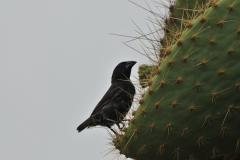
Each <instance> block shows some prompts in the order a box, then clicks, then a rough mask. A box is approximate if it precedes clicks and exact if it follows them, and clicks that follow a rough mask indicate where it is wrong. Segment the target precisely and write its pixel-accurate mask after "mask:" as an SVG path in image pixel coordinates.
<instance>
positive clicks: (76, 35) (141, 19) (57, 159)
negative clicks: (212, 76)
mask: <svg viewBox="0 0 240 160" xmlns="http://www.w3.org/2000/svg"><path fill="white" fill-rule="evenodd" d="M137 3H139V4H140V5H144V6H146V5H145V2H144V1H142V0H137ZM150 3H151V2H150ZM148 16H150V14H149V13H148V12H146V11H144V10H143V9H141V8H139V7H137V6H135V5H133V4H132V3H130V2H128V1H127V0H92V1H86V0H1V1H0V21H1V24H0V55H1V58H0V73H1V77H0V106H1V111H0V127H1V129H0V131H1V133H0V151H1V153H0V159H2V160H66V159H70V160H96V159H99V160H101V159H104V160H110V159H113V158H114V157H115V155H114V154H111V153H110V154H108V155H107V156H104V155H105V154H106V153H107V152H108V151H109V148H111V147H112V146H111V145H109V144H108V143H109V142H110V141H109V139H108V138H109V135H108V132H107V130H106V129H104V128H100V127H97V128H93V129H87V130H84V131H82V132H81V133H78V132H77V131H76V127H77V126H78V125H79V124H80V123H81V122H83V121H84V120H85V119H86V118H88V117H89V115H90V114H91V112H92V110H93V109H94V107H95V106H96V104H97V103H98V101H99V100H100V99H101V98H102V96H103V94H104V93H105V92H106V90H107V89H108V87H109V86H110V81H111V79H110V78H111V74H112V71H113V69H114V67H115V66H116V65H117V64H118V63H119V62H121V61H125V60H135V61H137V62H138V63H137V65H136V66H134V68H133V72H132V73H133V75H135V76H137V68H138V65H139V64H142V63H145V62H148V60H147V58H145V57H144V56H142V55H140V54H139V53H137V52H135V51H133V50H132V49H130V48H128V47H126V46H125V45H123V44H122V43H121V42H123V41H126V40H129V39H126V38H124V37H117V36H112V35H110V34H109V33H117V34H124V35H130V36H136V35H138V34H137V33H136V32H135V31H134V29H137V28H136V26H134V24H133V23H132V22H131V19H133V20H134V21H135V22H136V24H138V25H139V26H140V27H141V29H142V30H143V31H144V32H145V33H147V32H148V28H147V25H146V23H147V21H146V18H147V17H148ZM132 46H133V47H135V48H140V47H139V42H136V43H132ZM132 79H134V78H132Z"/></svg>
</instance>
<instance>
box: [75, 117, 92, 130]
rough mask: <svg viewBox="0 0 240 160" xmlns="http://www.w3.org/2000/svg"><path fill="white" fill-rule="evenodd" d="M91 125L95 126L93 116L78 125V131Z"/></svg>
mask: <svg viewBox="0 0 240 160" xmlns="http://www.w3.org/2000/svg"><path fill="white" fill-rule="evenodd" d="M91 126H94V125H93V118H92V117H89V118H88V119H87V120H86V121H84V122H83V123H82V124H80V125H79V126H78V127H77V131H78V132H81V131H82V130H84V129H85V128H87V127H91Z"/></svg>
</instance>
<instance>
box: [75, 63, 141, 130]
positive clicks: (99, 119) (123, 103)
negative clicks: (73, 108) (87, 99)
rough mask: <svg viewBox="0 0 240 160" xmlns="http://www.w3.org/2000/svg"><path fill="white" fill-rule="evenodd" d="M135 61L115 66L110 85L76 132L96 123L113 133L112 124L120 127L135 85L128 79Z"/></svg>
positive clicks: (130, 103)
mask: <svg viewBox="0 0 240 160" xmlns="http://www.w3.org/2000/svg"><path fill="white" fill-rule="evenodd" d="M136 63H137V62H135V61H126V62H121V63H119V64H118V65H117V66H116V67H115V69H114V71H113V74H112V82H111V83H112V85H111V86H110V88H109V89H108V91H107V92H106V93H105V95H104V96H103V98H102V99H101V100H100V102H99V103H98V104H97V106H96V107H95V109H94V110H93V112H92V114H91V115H90V117H89V118H88V119H87V120H86V121H84V122H83V123H82V124H80V125H79V126H78V127H77V130H78V132H81V131H82V130H84V129H85V128H89V127H93V126H97V125H100V126H105V127H108V128H109V129H111V130H112V131H113V132H114V133H115V134H116V132H115V131H114V130H113V129H112V128H111V126H112V125H114V124H116V125H117V126H118V128H119V129H121V128H120V125H119V124H120V123H121V124H122V121H123V120H124V117H125V116H126V114H127V112H128V111H129V109H130V107H131V105H132V101H133V97H134V95H135V87H134V85H133V84H132V82H131V81H130V74H131V69H132V67H133V66H134V65H135V64H136Z"/></svg>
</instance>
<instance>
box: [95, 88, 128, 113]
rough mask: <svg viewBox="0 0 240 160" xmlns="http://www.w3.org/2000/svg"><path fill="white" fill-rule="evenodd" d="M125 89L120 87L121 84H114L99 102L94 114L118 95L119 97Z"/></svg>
mask: <svg viewBox="0 0 240 160" xmlns="http://www.w3.org/2000/svg"><path fill="white" fill-rule="evenodd" d="M123 92H124V90H123V89H122V88H120V87H119V86H117V85H115V84H112V85H111V86H110V88H109V89H108V91H107V92H106V93H105V95H104V96H103V98H102V99H101V101H100V102H99V103H98V104H97V106H96V107H95V108H94V110H93V112H92V114H91V116H92V115H94V114H95V113H97V112H98V111H99V110H101V109H102V108H103V107H104V106H105V105H106V104H108V103H109V102H111V101H112V100H114V99H115V98H116V97H118V96H119V95H120V94H121V93H123Z"/></svg>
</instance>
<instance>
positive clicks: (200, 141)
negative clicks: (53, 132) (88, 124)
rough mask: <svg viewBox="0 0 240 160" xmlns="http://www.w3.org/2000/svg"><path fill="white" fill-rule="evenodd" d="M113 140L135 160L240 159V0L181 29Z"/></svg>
mask: <svg viewBox="0 0 240 160" xmlns="http://www.w3.org/2000/svg"><path fill="white" fill-rule="evenodd" d="M156 73H157V74H156V75H155V76H154V77H153V79H152V80H151V83H149V88H148V91H147V92H146V93H145V94H144V96H143V98H142V99H140V100H139V103H140V106H139V107H138V109H137V110H136V111H135V112H134V117H133V119H131V121H130V123H129V125H128V127H127V128H126V129H125V130H124V134H119V135H118V136H117V137H116V138H115V139H114V140H113V143H114V145H115V147H116V148H117V149H119V150H120V153H121V154H124V155H125V156H126V157H130V158H133V159H137V160H150V159H151V160H159V159H160V160H173V159H181V160H187V159H189V160H199V159H208V158H210V159H219V158H220V159H226V160H227V159H235V160H236V159H240V158H239V157H238V158H237V155H238V154H240V0H219V1H213V3H211V7H210V8H208V9H206V10H204V12H202V13H201V14H200V15H199V16H198V17H196V18H195V20H193V21H192V25H191V27H188V28H186V29H184V30H183V31H182V34H181V36H180V37H179V38H178V39H177V40H176V43H175V44H173V45H172V46H171V49H170V50H169V52H168V54H166V57H165V58H164V59H163V60H162V61H161V64H160V65H159V67H158V69H157V72H156Z"/></svg>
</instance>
